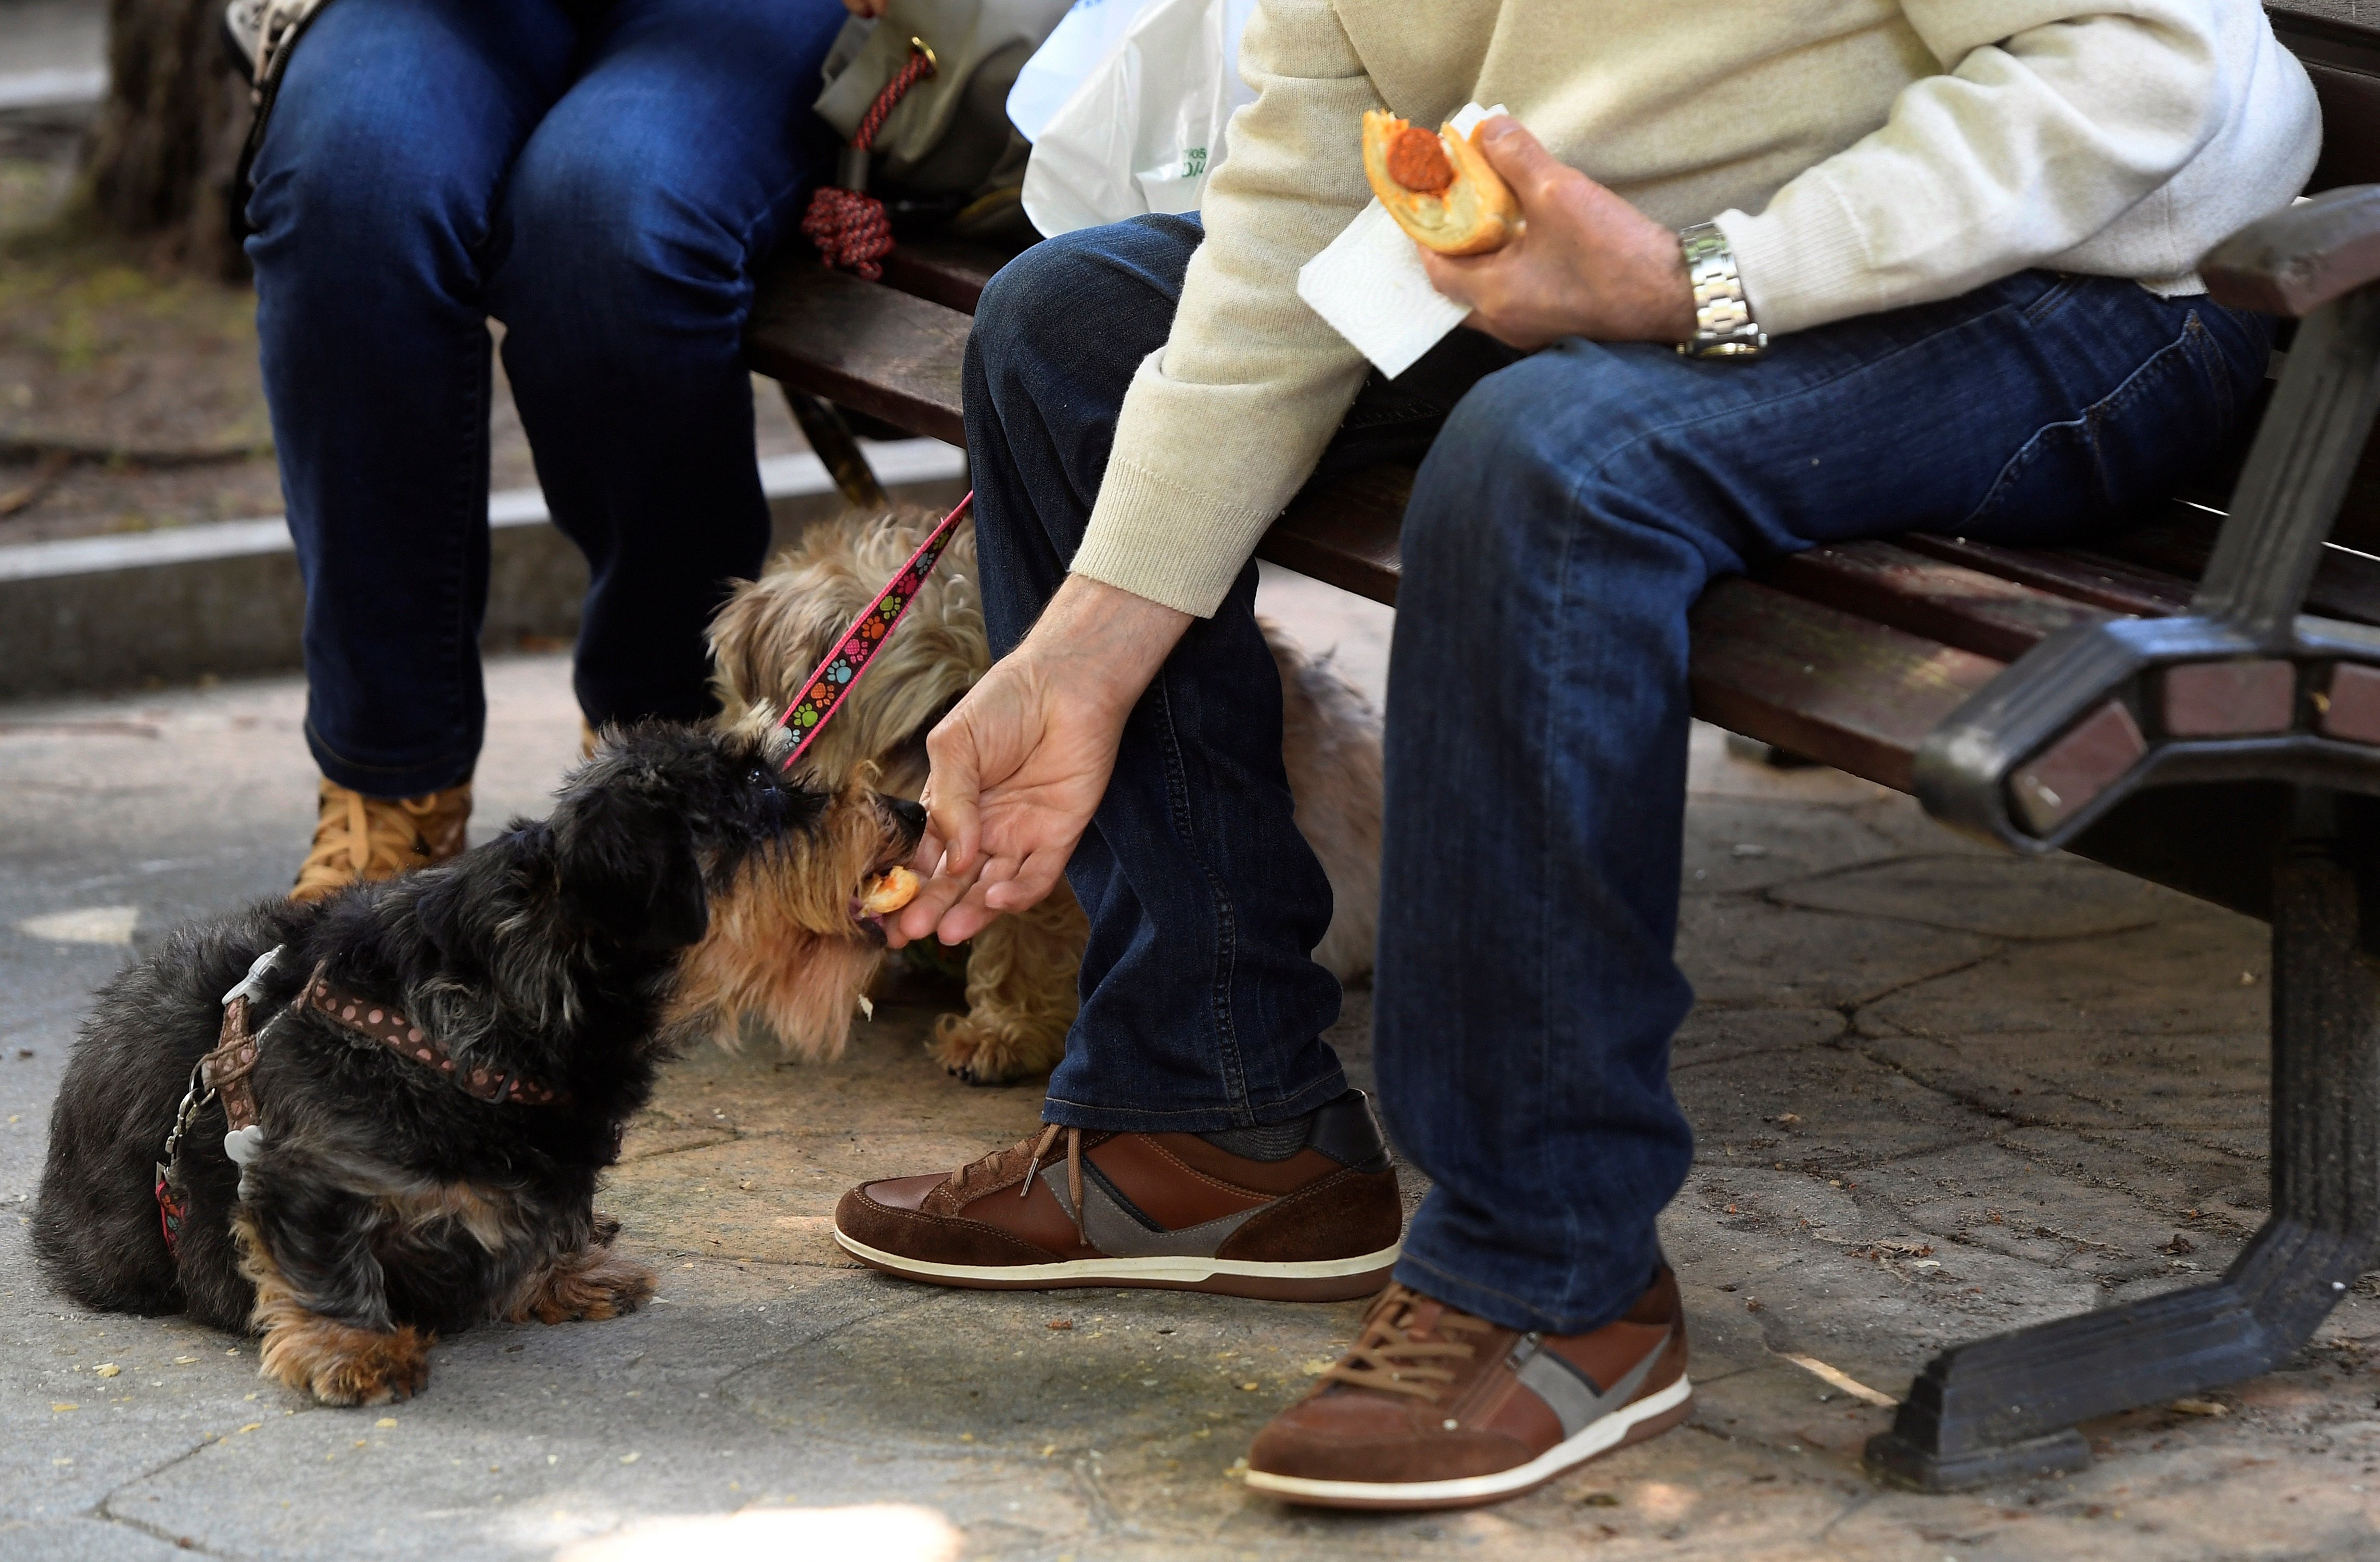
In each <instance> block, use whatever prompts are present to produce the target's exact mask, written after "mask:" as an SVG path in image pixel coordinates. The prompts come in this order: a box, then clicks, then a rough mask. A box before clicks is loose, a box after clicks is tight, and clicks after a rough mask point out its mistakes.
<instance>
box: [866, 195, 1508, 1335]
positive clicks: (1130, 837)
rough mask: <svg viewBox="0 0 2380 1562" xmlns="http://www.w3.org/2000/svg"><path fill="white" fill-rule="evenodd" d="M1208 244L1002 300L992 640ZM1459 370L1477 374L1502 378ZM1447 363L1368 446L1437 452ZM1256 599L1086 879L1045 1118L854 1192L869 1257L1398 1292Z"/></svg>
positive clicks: (1112, 801)
mask: <svg viewBox="0 0 2380 1562" xmlns="http://www.w3.org/2000/svg"><path fill="white" fill-rule="evenodd" d="M1198 238H1199V229H1198V225H1197V223H1196V220H1195V219H1192V218H1186V217H1174V216H1151V217H1141V218H1136V219H1135V220H1134V221H1132V222H1129V223H1122V224H1118V225H1116V226H1111V227H1106V228H1099V229H1096V230H1092V231H1089V232H1085V233H1079V234H1074V235H1070V236H1068V237H1066V238H1059V239H1052V240H1050V242H1049V243H1047V244H1043V245H1040V246H1038V247H1037V248H1036V249H1034V250H1029V251H1027V252H1026V254H1025V255H1024V256H1022V257H1020V258H1019V259H1018V260H1017V261H1016V262H1014V263H1013V264H1012V265H1010V266H1009V267H1008V269H1006V270H1005V271H1003V272H1002V273H1001V274H1000V275H999V276H997V277H996V278H994V279H993V281H992V284H991V286H990V287H989V288H987V289H986V290H985V293H984V297H983V301H982V305H981V307H980V308H979V309H978V310H977V314H976V323H975V331H974V334H973V336H971V337H970V339H969V341H968V347H967V361H966V378H965V394H966V424H967V455H968V460H969V464H970V466H971V467H972V469H973V471H974V474H975V489H976V553H977V565H978V567H979V570H980V572H981V575H982V584H983V592H984V617H985V622H986V625H987V627H988V628H989V629H990V638H991V643H992V649H993V651H994V652H995V653H1007V652H1008V651H1010V650H1013V649H1014V647H1015V645H1016V644H1017V642H1018V641H1020V640H1022V639H1023V638H1024V636H1025V633H1026V630H1027V628H1030V627H1031V625H1032V623H1033V620H1034V619H1035V617H1036V616H1038V615H1039V613H1040V612H1041V610H1042V608H1043V606H1044V605H1046V604H1047V603H1048V602H1049V600H1050V596H1051V595H1052V594H1053V593H1055V592H1056V591H1057V590H1058V588H1059V586H1060V584H1061V583H1062V581H1063V580H1064V579H1065V575H1066V570H1067V565H1068V562H1069V561H1070V560H1071V559H1072V558H1073V556H1074V555H1075V549H1076V548H1077V547H1078V546H1079V545H1080V543H1081V542H1082V536H1083V531H1084V528H1085V525H1086V524H1087V520H1088V519H1089V515H1090V508H1091V504H1092V500H1093V498H1094V497H1095V496H1096V494H1097V493H1098V491H1099V481H1100V479H1101V477H1102V476H1103V474H1104V472H1105V469H1106V466H1107V459H1108V449H1109V445H1110V444H1111V440H1112V438H1113V436H1114V432H1115V421H1116V415H1117V411H1118V409H1120V408H1121V407H1122V405H1123V397H1124V391H1125V388H1126V386H1128V385H1129V384H1130V383H1131V381H1132V375H1133V372H1134V370H1135V368H1137V367H1138V365H1139V364H1140V361H1141V360H1142V359H1143V358H1145V357H1146V356H1147V354H1148V353H1149V352H1150V351H1151V350H1153V349H1154V348H1157V347H1158V346H1159V345H1160V344H1161V343H1162V342H1163V341H1164V339H1165V336H1166V334H1167V332H1168V331H1169V330H1170V329H1171V327H1172V319H1173V311H1174V305H1175V302H1176V300H1177V299H1179V297H1180V292H1181V286H1182V277H1183V273H1184V268H1185V267H1186V266H1187V265H1188V263H1189V260H1190V255H1191V252H1192V251H1193V250H1196V248H1197V244H1198ZM1451 356H1452V357H1453V358H1454V359H1456V360H1461V361H1460V362H1457V363H1455V364H1453V365H1452V367H1453V369H1454V371H1455V372H1456V373H1457V374H1458V375H1461V374H1463V372H1464V371H1465V370H1466V369H1467V371H1468V377H1463V378H1461V381H1460V384H1461V385H1462V386H1467V385H1468V384H1469V383H1470V379H1471V378H1475V376H1476V373H1477V372H1481V371H1482V370H1483V369H1484V367H1486V363H1485V362H1483V361H1475V360H1480V359H1481V355H1480V354H1479V353H1478V352H1475V351H1474V352H1471V353H1468V354H1466V353H1463V352H1461V351H1457V352H1456V353H1454V354H1453V355H1451ZM1488 360H1491V361H1493V362H1497V363H1500V362H1502V361H1504V358H1503V355H1500V354H1490V355H1488ZM1446 367H1447V365H1444V364H1431V365H1429V366H1427V372H1425V369H1424V368H1423V367H1422V366H1416V368H1415V371H1414V372H1411V373H1409V374H1408V375H1407V376H1406V377H1405V378H1404V379H1403V380H1401V381H1400V382H1398V384H1396V385H1395V386H1387V387H1371V388H1370V389H1368V390H1367V392H1366V395H1365V396H1364V397H1359V399H1358V405H1357V409H1356V410H1355V411H1354V413H1353V414H1351V415H1350V418H1349V420H1348V426H1347V428H1346V431H1345V433H1344V434H1343V436H1342V445H1344V446H1345V447H1346V451H1345V453H1346V454H1347V456H1348V458H1350V459H1363V458H1367V457H1368V458H1379V457H1382V456H1386V455H1389V454H1392V453H1394V452H1396V451H1398V450H1400V449H1402V450H1403V452H1404V453H1406V454H1409V455H1410V454H1417V453H1418V451H1419V449H1420V448H1422V447H1424V446H1426V445H1427V436H1428V433H1429V432H1430V431H1431V430H1432V429H1434V428H1435V427H1436V425H1437V422H1438V421H1440V420H1442V419H1443V417H1444V416H1445V413H1446V411H1447V410H1448V409H1451V407H1452V405H1453V403H1454V400H1455V396H1456V394H1458V393H1459V392H1458V390H1457V389H1450V388H1448V387H1447V386H1446V385H1445V384H1443V382H1444V380H1445V378H1446V376H1445V375H1444V374H1443V373H1441V372H1439V371H1441V370H1443V369H1445V368H1446ZM1433 386H1435V387H1437V388H1438V394H1437V395H1436V396H1435V397H1433V396H1432V395H1431V394H1430V392H1431V388H1432V387H1433ZM1401 437H1402V438H1403V445H1399V443H1398V441H1399V439H1400V438H1401ZM1255 598H1256V570H1255V568H1254V567H1253V566H1251V567H1249V568H1248V569H1247V570H1246V571H1245V573H1244V574H1243V575H1242V576H1241V577H1240V579H1239V580H1238V581H1237V582H1236V583H1235V585H1234V587H1233V591H1232V592H1231V594H1230V596H1229V598H1228V599H1227V600H1226V601H1225V602H1224V604H1223V605H1222V607H1221V609H1220V611H1218V612H1217V613H1216V615H1215V616H1213V617H1212V618H1210V619H1208V620H1205V621H1203V622H1200V623H1197V624H1194V625H1193V626H1192V627H1191V628H1190V631H1189V633H1188V634H1187V635H1185V636H1184V639H1183V641H1181V643H1180V644H1179V645H1178V646H1177V647H1175V649H1174V651H1173V653H1172V655H1171V656H1169V657H1168V658H1167V659H1166V663H1165V665H1164V667H1163V668H1162V669H1161V670H1160V673H1159V675H1158V677H1157V679H1156V681H1155V682H1154V683H1153V684H1151V686H1150V687H1149V689H1148V692H1147V695H1146V696H1144V697H1143V699H1142V700H1141V702H1140V703H1139V705H1138V706H1137V707H1136V708H1135V711H1134V712H1133V714H1132V716H1131V717H1130V719H1129V721H1128V722H1127V724H1126V726H1125V729H1124V736H1123V747H1122V750H1121V752H1120V753H1119V755H1118V759H1117V764H1116V769H1115V773H1114V775H1113V777H1112V779H1111V781H1110V782H1109V785H1108V790H1107V795H1106V797H1105V799H1103V800H1102V802H1101V803H1100V805H1099V812H1098V813H1097V814H1096V816H1095V817H1094V818H1093V821H1092V824H1091V827H1090V829H1089V830H1088V831H1087V833H1086V834H1085V836H1084V837H1083V840H1082V843H1081V844H1080V845H1079V846H1078V847H1077V848H1075V855H1074V859H1073V860H1072V861H1071V862H1070V863H1069V865H1068V867H1067V878H1068V881H1069V882H1070V883H1071V884H1072V885H1073V887H1074V890H1075V896H1076V897H1077V898H1079V899H1080V901H1081V902H1082V905H1083V909H1084V910H1085V912H1086V913H1087V916H1088V918H1089V921H1090V924H1091V932H1090V937H1089V941H1088V945H1087V948H1086V950H1085V954H1084V958H1083V967H1082V977H1081V981H1082V993H1083V1002H1082V1009H1081V1012H1080V1014H1079V1016H1078V1017H1077V1018H1076V1019H1075V1025H1074V1028H1073V1030H1072V1031H1070V1032H1069V1034H1068V1036H1067V1043H1066V1056H1065V1059H1064V1061H1063V1062H1062V1063H1061V1064H1060V1065H1059V1067H1058V1069H1057V1071H1056V1072H1055V1073H1054V1074H1053V1075H1052V1076H1051V1077H1050V1094H1049V1099H1048V1100H1047V1102H1046V1103H1045V1104H1044V1105H1043V1107H1042V1116H1043V1118H1044V1121H1045V1122H1046V1124H1047V1127H1046V1128H1045V1129H1043V1131H1042V1133H1041V1134H1040V1135H1039V1136H1038V1138H1036V1139H1033V1140H1027V1141H1025V1142H1024V1143H1021V1144H1018V1145H1015V1146H1013V1147H1012V1148H1010V1149H1007V1150H1004V1151H1001V1152H998V1153H993V1154H991V1155H989V1156H986V1157H985V1158H983V1159H982V1160H980V1161H977V1162H975V1163H973V1164H971V1165H966V1166H965V1167H962V1168H960V1169H959V1170H958V1171H956V1172H936V1173H933V1174H931V1175H928V1176H922V1177H913V1178H892V1179H890V1180H888V1181H883V1182H875V1183H868V1184H866V1185H863V1186H861V1187H858V1188H855V1189H853V1190H850V1191H849V1192H847V1193H845V1194H844V1197H843V1200H842V1202H840V1203H838V1204H837V1205H836V1208H835V1236H836V1239H837V1240H838V1241H840V1242H841V1243H842V1244H843V1245H844V1248H845V1249H846V1250H848V1251H851V1252H852V1253H854V1254H855V1255H856V1256H857V1257H858V1258H860V1259H861V1260H862V1261H863V1262H865V1263H870V1264H873V1265H874V1266H876V1267H877V1268H880V1269H884V1270H888V1271H891V1272H892V1273H894V1274H898V1275H907V1276H909V1277H911V1278H913V1279H919V1280H928V1281H932V1282H935V1283H939V1284H944V1285H996V1286H1002V1287H1026V1286H1066V1285H1088V1284H1101V1285H1168V1286H1187V1287H1196V1288H1198V1289H1203V1290H1209V1291H1216V1292H1221V1293H1225V1294H1230V1295H1235V1296H1256V1297H1271V1298H1279V1299H1284V1300H1344V1299H1347V1298H1351V1297H1357V1296H1365V1295H1368V1294H1370V1293H1372V1292H1373V1291H1375V1290H1377V1289H1378V1287H1379V1286H1380V1285H1381V1283H1382V1282H1383V1281H1384V1280H1386V1279H1387V1277H1388V1274H1389V1267H1390V1264H1391V1263H1393V1262H1394V1259H1395V1256H1396V1251H1397V1237H1398V1232H1399V1229H1400V1228H1401V1226H1403V1208H1402V1205H1401V1203H1400V1202H1399V1199H1398V1196H1397V1190H1396V1176H1395V1173H1394V1172H1393V1171H1391V1170H1390V1166H1389V1161H1388V1153H1387V1150H1386V1147H1385V1145H1384V1144H1383V1143H1382V1141H1381V1140H1380V1136H1379V1129H1378V1125H1377V1124H1376V1123H1375V1122H1374V1120H1373V1117H1372V1114H1371V1111H1370V1107H1369V1105H1368V1104H1367V1103H1366V1099H1365V1098H1364V1096H1363V1095H1362V1094H1361V1093H1360V1092H1354V1091H1351V1090H1349V1089H1347V1087H1346V1080H1345V1078H1344V1076H1343V1075H1342V1073H1341V1071H1340V1068H1339V1063H1338V1059H1337V1058H1336V1057H1334V1056H1332V1055H1331V1052H1330V1047H1329V1046H1328V1045H1327V1044H1326V1043H1324V1042H1323V1041H1322V1040H1321V1034H1322V1031H1324V1030H1325V1029H1326V1028H1327V1027H1328V1026H1329V1025H1330V1022H1331V1020H1332V1019H1333V1018H1334V1017H1335V1016H1336V1014H1337V1012H1338V1002H1339V990H1338V984H1337V982H1335V981H1333V979H1332V978H1331V976H1330V973H1329V972H1328V971H1326V970H1323V969H1322V968H1321V967H1319V966H1318V965H1316V964H1315V963H1314V962H1313V960H1312V959H1311V958H1309V951H1310V950H1311V949H1312V948H1313V946H1314V945H1315V943H1316V941H1317V940H1318V939H1319V938H1320V937H1321V935H1322V932H1323V929H1324V928H1325V927H1326V926H1328V925H1329V922H1330V883H1329V881H1328V880H1327V879H1326V878H1325V877H1324V875H1323V873H1322V870H1321V867H1320V865H1319V864H1318V862H1317V861H1316V860H1315V857H1314V854H1313V852H1312V851H1311V850H1310V849H1309V848H1307V847H1306V845H1305V840H1304V839H1303V838H1302V837H1301V836H1299V835H1298V832H1297V826H1296V824H1295V821H1294V819H1293V815H1292V806H1291V799H1290V794H1289V784H1288V779H1287V776H1286V775H1285V774H1284V771H1283V767H1282V764H1281V673H1280V669H1279V668H1278V667H1277V666H1276V665H1275V664H1274V662H1273V659H1272V655H1271V653H1269V651H1268V650H1267V649H1266V646H1265V642H1264V638H1263V636H1262V635H1261V634H1260V633H1259V632H1258V630H1257V624H1256V618H1255V613H1254V603H1255ZM1037 1179H1038V1182H1037Z"/></svg>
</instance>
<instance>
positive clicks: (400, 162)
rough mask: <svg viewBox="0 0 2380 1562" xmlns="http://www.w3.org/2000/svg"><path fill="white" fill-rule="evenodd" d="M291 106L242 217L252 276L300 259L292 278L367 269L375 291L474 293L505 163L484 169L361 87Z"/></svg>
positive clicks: (261, 162) (469, 152)
mask: <svg viewBox="0 0 2380 1562" xmlns="http://www.w3.org/2000/svg"><path fill="white" fill-rule="evenodd" d="M296 106H302V108H303V110H304V112H295V111H293V107H292V106H285V107H284V108H283V109H282V110H281V111H280V112H279V113H278V114H276V115H275V117H274V120H273V126H272V129H271V131H270V132H269V134H268V138H267V140H266V144H265V146H264V148H263V149H261V152H260V154H259V156H258V159H257V165H256V168H255V189H254V191H253V193H252V194H251V195H250V197H249V204H248V215H249V226H251V227H252V228H253V229H254V233H255V236H254V237H253V238H251V239H250V240H249V253H250V254H251V255H252V256H254V257H255V258H256V260H257V263H258V267H259V271H260V274H261V275H265V276H267V277H270V276H271V275H273V272H274V271H275V267H274V265H273V262H274V260H275V259H276V258H278V257H280V256H282V255H284V254H286V255H287V256H288V257H289V258H291V259H292V260H293V261H302V262H303V263H302V264H299V265H297V266H296V267H295V271H296V272H297V274H299V275H304V276H307V277H311V278H317V279H325V280H328V279H332V278H336V279H339V281H340V285H341V286H343V287H353V286H354V282H355V278H356V277H357V276H358V275H369V276H370V277H372V278H373V279H374V285H375V286H384V285H388V284H392V283H402V282H403V281H406V280H414V281H419V283H421V284H423V285H425V286H428V287H432V288H435V289H438V290H440V291H443V292H448V293H456V294H460V293H467V292H470V291H472V290H474V289H475V287H476V285H477V275H476V271H477V267H476V262H475V260H474V257H475V255H476V254H477V252H478V251H479V250H480V246H481V245H482V244H483V243H484V242H485V239H486V237H487V231H488V208H489V204H490V201H491V197H492V191H493V189H494V187H495V184H496V181H497V179H498V178H499V177H501V172H502V171H501V168H500V167H495V166H481V165H480V164H481V162H482V161H483V160H482V159H480V158H478V157H477V156H475V155H474V153H475V151H476V149H474V148H471V147H468V146H466V145H461V144H458V143H457V142H456V141H455V140H454V139H452V138H447V137H443V136H440V135H437V134H435V133H430V132H429V130H428V128H426V127H424V126H423V125H422V124H421V123H420V122H419V117H418V116H416V115H414V114H412V113H411V112H410V111H409V110H408V108H407V105H405V104H399V103H393V102H391V101H390V100H389V95H388V94H386V93H384V92H379V91H377V90H374V89H373V88H371V87H370V86H369V85H367V84H362V83H359V84H358V91H356V92H354V93H353V95H352V96H350V97H348V98H346V99H344V100H330V99H328V98H326V99H325V101H322V102H320V103H310V104H304V105H296ZM284 116H286V117H284Z"/></svg>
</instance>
